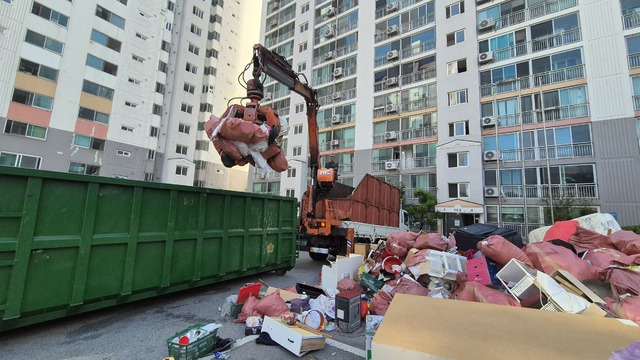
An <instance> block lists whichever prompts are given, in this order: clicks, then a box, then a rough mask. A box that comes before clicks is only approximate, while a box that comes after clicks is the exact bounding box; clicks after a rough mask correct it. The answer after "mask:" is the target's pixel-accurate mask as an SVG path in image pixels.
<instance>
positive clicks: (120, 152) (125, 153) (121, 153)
mask: <svg viewBox="0 0 640 360" xmlns="http://www.w3.org/2000/svg"><path fill="white" fill-rule="evenodd" d="M116 154H118V155H120V156H124V157H131V152H130V151H126V150H118V151H116Z"/></svg>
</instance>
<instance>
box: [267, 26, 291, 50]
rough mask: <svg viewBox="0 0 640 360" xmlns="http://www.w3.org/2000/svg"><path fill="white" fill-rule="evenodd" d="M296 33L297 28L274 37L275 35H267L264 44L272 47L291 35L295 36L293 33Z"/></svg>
mask: <svg viewBox="0 0 640 360" xmlns="http://www.w3.org/2000/svg"><path fill="white" fill-rule="evenodd" d="M294 34H295V29H293V30H290V31H287V32H286V33H284V34H282V35H280V36H278V37H276V38H274V37H267V38H265V39H264V46H265V47H272V46H274V45H275V44H279V43H281V42H283V41H285V40H287V39H289V38H291V37H293V35H294Z"/></svg>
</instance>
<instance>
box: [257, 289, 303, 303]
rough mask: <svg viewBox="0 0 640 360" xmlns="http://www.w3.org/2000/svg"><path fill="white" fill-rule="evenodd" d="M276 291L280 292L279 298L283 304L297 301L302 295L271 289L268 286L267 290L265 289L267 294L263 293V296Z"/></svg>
mask: <svg viewBox="0 0 640 360" xmlns="http://www.w3.org/2000/svg"><path fill="white" fill-rule="evenodd" d="M276 290H280V297H281V298H282V300H284V301H285V302H289V301H291V300H293V299H299V298H300V296H302V295H300V294H298V293H294V292H291V291H287V290H282V289H278V288H274V287H271V286H269V288H267V292H266V293H265V296H266V295H271V294H273V293H274V292H276Z"/></svg>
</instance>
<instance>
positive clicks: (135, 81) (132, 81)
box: [129, 77, 157, 85]
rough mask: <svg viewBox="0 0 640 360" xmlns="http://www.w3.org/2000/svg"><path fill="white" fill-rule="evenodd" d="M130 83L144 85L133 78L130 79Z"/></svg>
mask: <svg viewBox="0 0 640 360" xmlns="http://www.w3.org/2000/svg"><path fill="white" fill-rule="evenodd" d="M129 82H130V83H132V84H134V85H140V84H141V83H142V81H140V80H138V79H134V78H131V77H130V78H129ZM156 84H157V83H156Z"/></svg>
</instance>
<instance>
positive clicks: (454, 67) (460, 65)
mask: <svg viewBox="0 0 640 360" xmlns="http://www.w3.org/2000/svg"><path fill="white" fill-rule="evenodd" d="M463 72H467V59H460V60H456V61H452V62H450V63H447V75H453V74H458V73H463Z"/></svg>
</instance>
